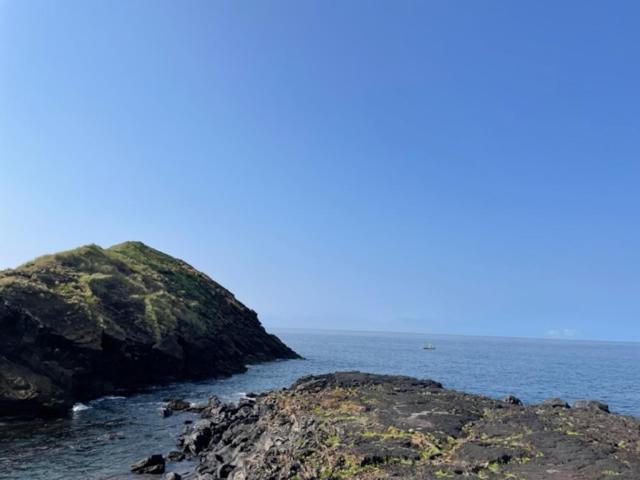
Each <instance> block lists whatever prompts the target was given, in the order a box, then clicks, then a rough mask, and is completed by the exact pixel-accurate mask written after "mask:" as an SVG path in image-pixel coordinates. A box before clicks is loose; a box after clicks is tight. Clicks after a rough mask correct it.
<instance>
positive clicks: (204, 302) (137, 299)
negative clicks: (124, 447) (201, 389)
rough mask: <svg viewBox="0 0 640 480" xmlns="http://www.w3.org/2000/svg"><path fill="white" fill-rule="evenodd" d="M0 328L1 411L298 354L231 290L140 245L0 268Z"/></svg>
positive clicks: (93, 248) (87, 249)
mask: <svg viewBox="0 0 640 480" xmlns="http://www.w3.org/2000/svg"><path fill="white" fill-rule="evenodd" d="M0 328H2V331H3V333H5V335H4V338H2V339H0V362H1V363H2V365H0V367H1V368H0V414H2V413H12V412H13V411H14V410H15V411H21V410H25V411H30V410H32V409H33V408H36V409H40V408H41V407H43V406H44V407H45V408H58V407H60V408H65V407H66V406H68V404H69V403H70V402H72V401H74V400H76V399H79V398H87V397H92V396H96V395H100V394H102V393H105V392H108V391H112V390H114V389H117V388H131V387H135V386H139V385H144V384H149V383H154V382H159V381H165V380H174V379H180V378H192V377H204V376H211V375H225V374H230V373H234V372H238V371H241V370H242V369H243V368H244V365H245V364H246V363H249V362H255V361H263V360H271V359H274V358H282V357H285V358H290V357H295V356H296V355H295V353H293V352H292V351H291V350H290V349H288V348H287V347H286V346H285V345H284V344H282V343H281V342H280V341H279V340H278V339H277V338H276V337H274V336H272V335H269V334H267V333H266V332H265V330H264V329H263V327H262V326H261V325H260V323H259V321H258V319H257V316H256V314H255V312H253V311H252V310H251V309H249V308H247V307H246V306H244V305H243V304H242V303H240V302H239V301H238V300H236V298H235V297H234V296H233V294H231V292H229V291H228V290H226V289H225V288H223V287H222V286H221V285H219V284H218V283H216V282H215V281H213V280H212V279H211V278H209V277H208V276H207V275H205V274H203V273H201V272H199V271H197V270H196V269H195V268H193V267H192V266H190V265H188V264H187V263H185V262H183V261H182V260H179V259H176V258H173V257H171V256H169V255H166V254H164V253H162V252H159V251H158V250H155V249H153V248H151V247H148V246H146V245H144V244H143V243H140V242H126V243H122V244H119V245H115V246H113V247H111V248H106V249H103V248H101V247H99V246H97V245H88V246H84V247H80V248H77V249H75V250H70V251H67V252H62V253H57V254H53V255H46V256H43V257H39V258H37V259H35V260H33V261H31V262H28V263H26V264H24V265H22V266H20V267H18V268H16V269H11V270H5V271H2V272H0ZM3 410H4V412H3Z"/></svg>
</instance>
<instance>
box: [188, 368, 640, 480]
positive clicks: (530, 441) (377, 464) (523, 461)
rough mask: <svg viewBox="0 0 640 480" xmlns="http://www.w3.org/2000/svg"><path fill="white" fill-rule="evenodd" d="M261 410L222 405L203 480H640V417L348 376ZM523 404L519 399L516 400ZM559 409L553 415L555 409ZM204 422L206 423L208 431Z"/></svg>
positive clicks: (211, 413) (307, 381) (216, 408)
mask: <svg viewBox="0 0 640 480" xmlns="http://www.w3.org/2000/svg"><path fill="white" fill-rule="evenodd" d="M252 400H253V401H240V402H238V403H237V404H230V405H223V404H220V403H219V402H218V401H217V400H213V401H212V402H210V403H211V408H210V409H207V410H205V411H203V414H206V415H207V418H205V419H204V423H202V424H201V426H199V427H198V428H197V429H195V430H194V429H193V428H187V429H186V431H185V434H184V436H183V437H182V443H183V444H184V448H185V451H186V452H188V453H190V452H191V451H192V449H193V447H192V445H193V440H192V438H193V436H194V434H196V433H198V432H207V435H209V434H210V435H209V436H208V437H207V439H206V441H202V442H201V443H199V444H198V445H200V447H199V448H196V449H195V450H197V452H198V456H199V459H200V463H199V465H198V467H197V468H196V472H195V479H197V480H217V479H221V478H228V479H232V480H285V479H292V478H296V479H300V480H310V479H347V478H348V479H354V480H370V479H376V480H384V479H391V478H393V479H400V478H401V479H405V480H418V479H420V480H422V479H432V478H466V479H469V480H481V479H492V480H493V479H496V480H498V479H504V478H521V479H523V480H524V479H527V480H564V479H569V478H570V479H572V480H600V479H602V478H609V477H615V478H616V479H620V480H638V472H640V420H638V419H635V418H632V417H623V416H619V415H615V414H613V415H594V410H593V409H594V408H596V409H597V411H599V410H601V409H602V408H601V407H598V406H597V405H594V404H588V406H587V408H584V407H582V408H572V409H569V408H540V406H539V405H538V406H531V407H528V406H521V407H519V408H505V403H504V402H503V401H498V400H493V399H490V398H486V397H481V396H477V395H469V394H465V393H461V392H456V391H451V390H446V389H443V388H442V386H441V385H440V384H439V383H437V382H433V381H429V380H416V379H413V378H409V377H394V376H388V375H371V374H363V373H359V372H346V373H336V374H327V375H318V376H312V377H305V378H303V379H300V380H299V381H298V382H296V383H294V385H292V387H291V388H290V389H285V390H280V391H274V392H270V393H267V394H264V395H260V396H258V397H257V398H255V399H252ZM510 403H512V402H510ZM554 405H555V402H553V405H552V402H549V403H548V404H547V406H552V407H553V406H554ZM196 425H197V424H196Z"/></svg>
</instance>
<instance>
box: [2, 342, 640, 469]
mask: <svg viewBox="0 0 640 480" xmlns="http://www.w3.org/2000/svg"><path fill="white" fill-rule="evenodd" d="M275 333H277V334H278V335H279V336H280V338H282V340H284V341H285V342H286V343H287V344H288V345H290V346H291V347H292V348H294V349H295V350H296V351H297V352H298V353H300V354H301V355H303V356H304V357H305V360H288V361H279V362H272V363H265V364H260V365H254V366H250V368H249V369H248V371H247V372H246V373H244V374H239V375H235V376H233V377H230V378H226V379H220V380H210V381H205V382H197V383H180V384H172V385H167V386H163V387H159V388H154V389H150V390H148V391H146V392H144V393H139V394H135V395H131V396H128V397H118V396H112V397H105V398H102V399H98V400H94V401H91V402H88V403H87V404H86V405H78V406H77V408H76V409H75V411H74V412H73V413H72V414H70V416H69V417H68V418H63V419H56V420H37V421H26V422H15V421H12V422H8V421H5V422H4V423H2V421H0V479H3V480H18V479H20V480H23V479H30V480H45V479H46V480H62V479H65V480H81V479H82V480H88V479H91V480H95V479H106V478H110V479H115V478H118V479H124V478H129V477H128V466H129V465H130V464H131V463H132V462H133V461H135V460H137V459H139V458H140V457H143V456H146V455H148V454H152V453H167V452H169V451H170V450H172V449H173V448H174V445H175V440H176V437H177V435H178V433H179V432H180V431H181V430H182V428H184V421H185V420H188V419H192V418H194V417H193V415H192V414H176V415H173V416H172V417H169V418H162V417H161V416H160V415H159V414H158V408H159V407H160V405H161V404H162V402H163V400H164V399H167V398H185V399H188V400H190V401H193V402H204V401H206V399H207V398H208V397H209V396H210V395H211V394H216V395H218V396H220V397H221V398H222V399H224V400H229V401H231V400H236V399H238V398H240V397H241V396H243V395H244V394H245V393H247V392H260V391H264V390H269V389H273V388H281V387H286V386H288V385H290V384H291V383H292V382H293V381H294V380H296V379H297V378H299V377H300V376H303V375H308V374H310V373H323V372H332V371H338V370H362V371H367V372H377V373H391V374H404V375H411V376H415V377H420V378H432V379H434V380H438V381H440V382H442V383H443V384H444V385H445V387H448V388H454V389H458V390H465V391H468V392H472V393H478V394H483V395H488V396H491V397H502V396H505V395H507V394H514V395H516V396H518V397H519V398H521V399H522V400H523V401H524V402H525V403H536V402H540V401H542V400H544V399H545V398H548V397H552V396H554V397H561V398H564V399H565V400H567V401H569V402H572V401H574V400H577V399H583V398H589V399H599V400H602V401H604V402H607V403H608V404H609V405H610V406H611V409H612V410H613V411H614V412H617V413H621V414H626V415H635V416H640V368H639V366H640V344H637V343H608V342H583V341H560V340H531V339H514V338H495V337H462V336H444V335H429V336H428V335H421V334H392V333H366V332H326V331H324V332H313V331H277V332H275ZM426 342H431V343H433V344H434V346H435V347H436V350H433V351H428V350H424V349H423V348H422V347H423V345H424V344H425V343H426ZM169 467H170V469H174V470H175V471H182V472H186V471H189V470H190V469H192V467H193V465H191V464H177V465H169ZM137 478H140V477H137Z"/></svg>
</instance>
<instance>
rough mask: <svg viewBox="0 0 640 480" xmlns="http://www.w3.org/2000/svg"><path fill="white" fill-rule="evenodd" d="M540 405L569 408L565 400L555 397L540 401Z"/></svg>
mask: <svg viewBox="0 0 640 480" xmlns="http://www.w3.org/2000/svg"><path fill="white" fill-rule="evenodd" d="M542 405H544V406H545V407H552V408H569V404H568V403H567V402H565V401H564V400H562V399H561V398H557V397H553V398H547V399H546V400H545V401H544V402H542Z"/></svg>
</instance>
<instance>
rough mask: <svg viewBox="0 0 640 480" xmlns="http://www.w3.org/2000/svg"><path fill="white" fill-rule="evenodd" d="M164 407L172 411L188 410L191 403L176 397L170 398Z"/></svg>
mask: <svg viewBox="0 0 640 480" xmlns="http://www.w3.org/2000/svg"><path fill="white" fill-rule="evenodd" d="M166 407H167V408H170V409H171V410H173V411H174V412H180V411H182V410H189V409H190V408H191V403H189V402H187V401H186V400H183V399H181V398H177V399H174V400H170V401H169V402H167V405H166Z"/></svg>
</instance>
